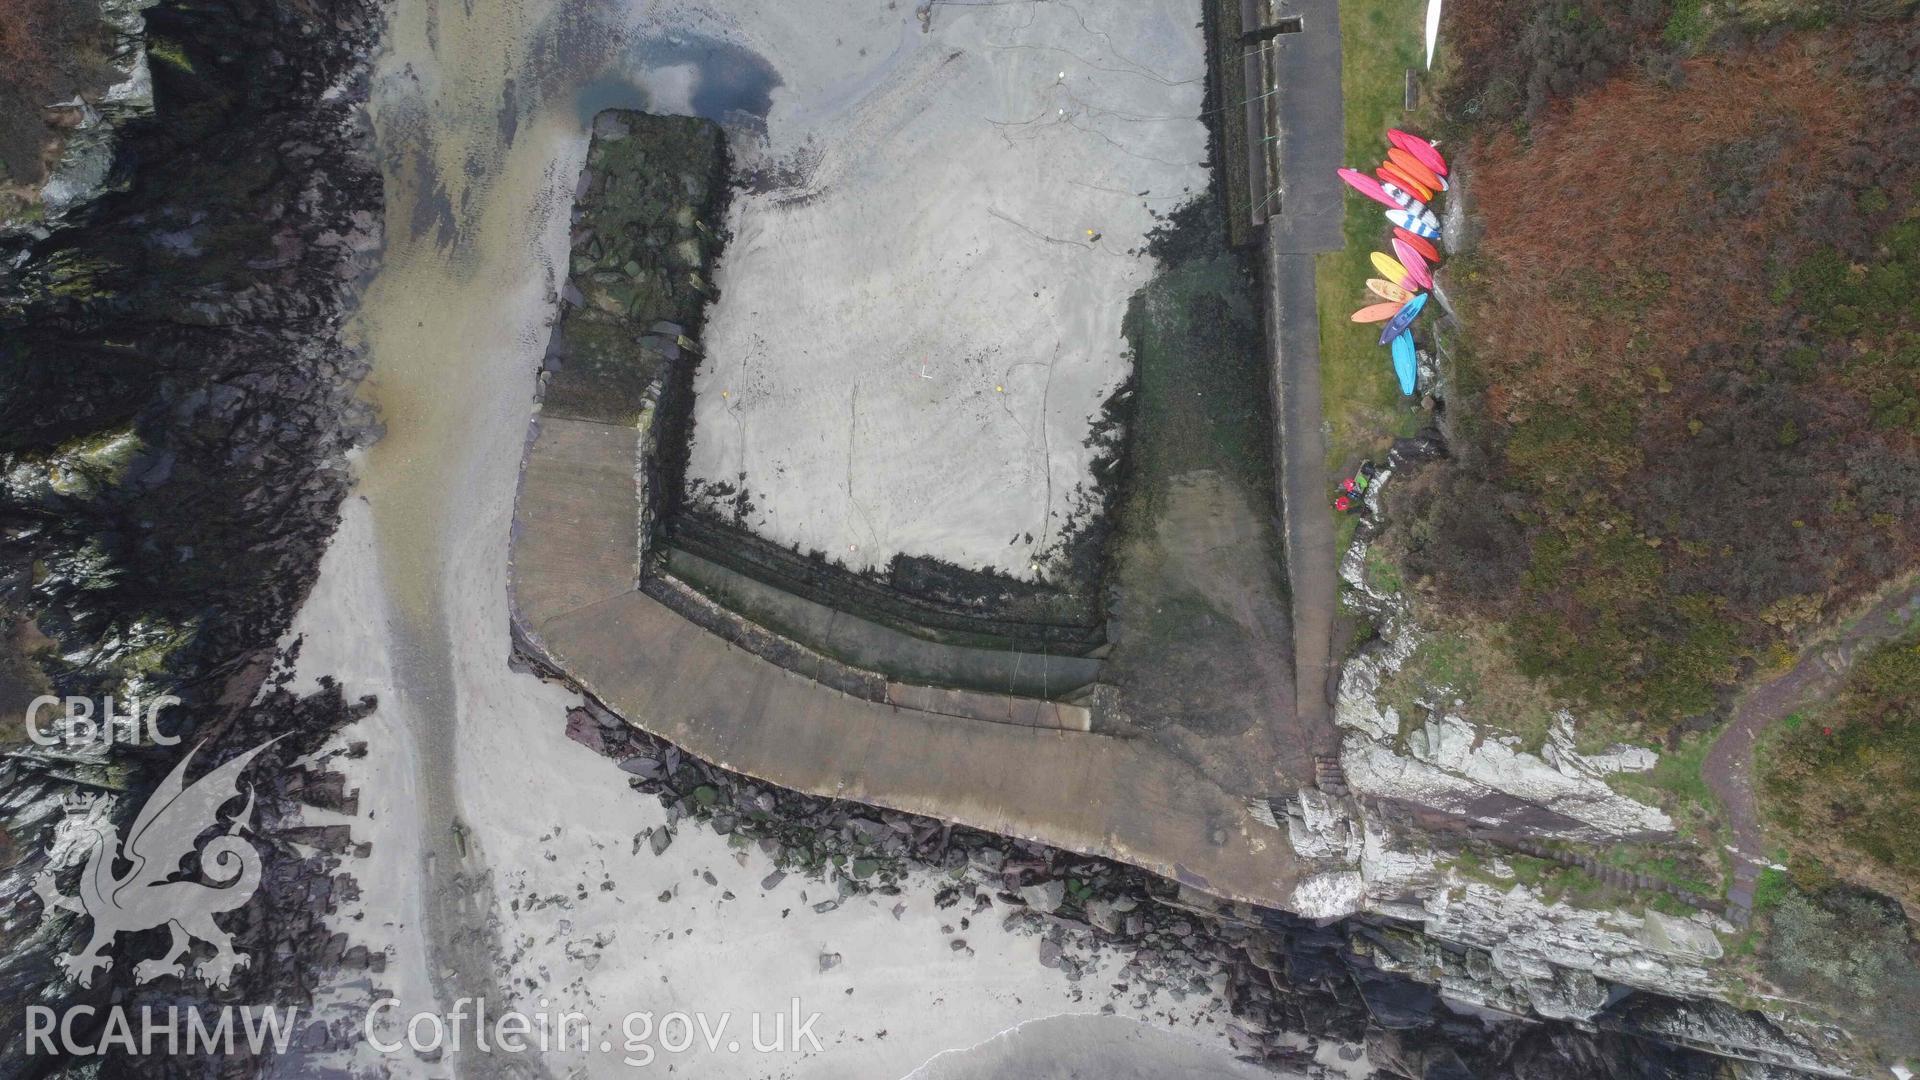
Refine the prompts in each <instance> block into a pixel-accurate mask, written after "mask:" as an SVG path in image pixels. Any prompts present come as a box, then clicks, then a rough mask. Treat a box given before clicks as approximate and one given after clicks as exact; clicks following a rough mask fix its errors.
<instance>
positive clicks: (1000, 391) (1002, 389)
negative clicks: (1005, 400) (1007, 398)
mask: <svg viewBox="0 0 1920 1080" xmlns="http://www.w3.org/2000/svg"><path fill="white" fill-rule="evenodd" d="M993 392H994V393H996V394H1004V393H1006V392H1007V388H1006V387H1004V386H996V387H994V388H993Z"/></svg>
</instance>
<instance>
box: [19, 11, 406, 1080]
mask: <svg viewBox="0 0 1920 1080" xmlns="http://www.w3.org/2000/svg"><path fill="white" fill-rule="evenodd" d="M127 10H128V11H137V9H135V8H131V7H130V8H128V9H127ZM136 17H138V16H137V15H136ZM376 17H377V15H376V11H375V9H374V7H373V5H371V4H370V3H364V2H362V0H320V2H317V3H310V4H309V3H302V4H289V3H279V2H268V3H252V2H240V0H233V2H230V3H228V2H220V0H215V2H212V3H204V2H195V3H192V4H186V3H174V2H171V0H163V2H162V3H160V4H158V5H157V6H152V7H150V8H148V10H147V11H146V13H145V16H144V19H145V22H146V26H147V30H148V32H149V34H150V35H152V38H151V40H158V39H162V38H164V40H165V41H166V42H167V43H168V49H169V51H170V52H171V54H172V57H173V59H172V60H171V61H169V62H168V63H166V64H157V65H147V64H146V62H145V61H144V60H142V61H139V63H138V64H136V65H135V68H134V69H131V70H134V71H136V72H144V73H148V74H151V77H152V82H151V95H152V115H150V116H146V117H144V118H142V117H140V116H139V115H138V113H139V112H140V111H142V107H141V106H140V104H139V102H140V101H141V99H143V98H144V97H145V95H146V94H147V87H148V83H147V82H146V78H147V75H146V74H139V75H138V77H137V78H136V77H134V76H131V75H130V76H129V80H128V82H129V83H131V84H132V85H126V84H123V85H126V92H125V93H124V94H122V95H121V96H120V97H118V98H117V99H116V102H108V103H107V104H117V105H120V106H124V107H125V108H126V109H127V110H129V111H127V112H123V113H120V114H118V116H119V119H118V120H115V119H114V118H113V117H111V116H109V115H108V114H107V110H106V109H105V108H104V107H102V105H101V103H93V107H95V108H99V109H100V111H101V115H102V120H103V127H102V128H101V130H100V131H99V132H98V133H99V134H102V135H104V134H107V130H106V122H107V121H109V120H111V121H113V123H112V139H113V144H114V145H113V147H112V151H111V153H112V157H113V160H114V162H115V164H114V167H113V170H112V175H113V176H114V177H115V181H114V183H112V184H110V185H108V188H109V190H105V191H100V190H99V189H98V185H96V184H92V183H90V182H87V181H85V180H84V178H81V177H82V174H83V172H84V170H81V171H69V172H64V173H59V174H57V175H60V176H67V177H70V178H81V179H72V181H71V182H70V183H69V182H67V181H62V183H63V184H65V185H66V186H64V187H62V188H61V189H60V192H61V194H60V197H61V199H62V200H64V206H65V210H66V217H65V220H64V223H63V226H62V227H61V228H59V229H56V230H52V231H51V232H36V233H32V234H15V235H13V236H10V237H0V263H3V264H5V265H7V266H9V267H10V270H9V272H7V273H6V274H5V275H4V276H0V419H4V424H0V478H4V480H3V482H0V517H3V518H4V520H5V522H6V524H7V529H6V531H5V533H4V537H3V538H0V608H4V615H5V616H6V619H7V623H8V625H9V626H10V627H11V630H12V632H11V633H9V634H8V635H6V636H5V639H4V653H5V655H4V656H3V657H0V659H3V660H4V661H5V667H6V671H7V675H8V676H9V678H8V681H7V683H6V687H5V688H6V690H7V692H8V694H9V695H10V697H9V701H8V704H9V706H10V707H11V706H12V705H13V704H14V701H13V698H12V695H19V694H23V693H24V694H26V695H30V694H31V693H35V692H51V693H54V694H73V695H81V696H86V697H90V698H94V699H96V700H97V699H99V698H101V697H104V696H106V695H112V696H114V697H115V698H116V699H117V700H119V701H121V702H123V703H124V702H125V701H126V700H127V698H128V697H129V696H130V695H132V694H139V695H141V696H143V697H146V698H148V699H151V698H152V696H153V695H157V694H161V693H171V694H173V695H176V696H177V697H179V698H180V699H181V704H180V705H178V706H175V707H174V708H172V709H171V710H169V711H168V714H167V720H166V727H167V729H168V730H169V732H170V733H172V734H177V735H180V736H182V738H183V740H184V742H183V745H182V746H180V747H175V748H171V749H169V748H165V747H151V746H148V747H126V746H116V747H113V748H111V749H109V748H105V747H101V746H98V745H95V746H91V747H84V748H67V749H63V750H55V751H51V752H44V751H42V750H40V749H39V748H35V747H26V748H24V749H22V750H20V751H19V752H15V753H11V754H9V755H7V756H6V757H5V759H4V760H0V791H5V792H6V797H5V801H4V803H3V804H0V837H3V838H4V840H5V843H4V845H0V851H3V853H4V859H0V906H4V907H5V908H6V910H9V911H12V912H16V913H17V914H18V917H17V918H16V919H14V920H12V921H9V922H8V923H7V924H6V926H5V928H4V930H0V936H3V939H4V946H5V948H4V952H3V953H0V1030H4V1032H5V1034H4V1035H0V1039H4V1040H7V1043H6V1045H7V1047H8V1049H7V1050H6V1052H5V1053H4V1054H0V1075H15V1074H21V1073H27V1072H32V1071H33V1070H35V1069H37V1068H42V1067H46V1066H48V1064H49V1063H48V1062H46V1061H45V1060H44V1059H43V1060H37V1061H36V1060H33V1059H29V1058H27V1057H26V1056H25V1055H23V1054H21V1053H20V1052H19V1047H18V1045H17V1043H16V1040H18V1039H20V1038H21V1037H22V1033H23V1031H24V1025H23V1023H22V1021H21V1018H20V1016H19V1014H18V1011H17V1010H19V1009H21V1008H24V1007H25V1006H26V1005H28V1004H30V1003H49V1004H55V1005H59V1004H61V1003H64V1002H68V1001H74V1000H81V999H91V1000H93V1001H96V1002H98V1001H101V1000H105V999H106V998H108V997H109V996H121V995H124V994H126V993H127V992H128V991H129V990H130V988H131V987H132V985H133V980H134V970H133V969H134V964H133V963H132V962H131V960H129V961H128V962H125V963H116V964H115V965H114V967H113V968H112V969H111V970H110V973H109V977H108V978H106V979H101V980H95V984H94V986H93V987H92V988H90V989H88V990H85V991H81V990H79V989H78V988H76V987H75V986H74V984H73V983H72V982H70V981H69V980H67V979H66V978H65V977H64V976H63V975H62V974H60V973H59V972H58V971H57V969H55V967H54V966H53V963H52V959H53V957H54V955H55V954H56V953H57V952H60V951H72V949H73V941H72V936H73V934H74V933H75V932H76V930H78V929H84V925H83V924H81V921H80V920H77V919H73V918H68V917H65V916H63V915H60V914H57V913H47V912H44V911H43V908H42V904H41V902H40V901H39V900H37V899H35V898H33V897H32V896H31V895H30V894H31V892H32V889H31V884H32V881H33V879H34V877H35V876H36V875H37V874H38V873H39V871H41V870H42V869H46V868H50V863H49V861H48V858H47V851H48V844H49V841H50V839H51V838H52V837H53V836H54V835H55V833H56V831H57V829H58V827H59V822H60V820H61V819H62V817H63V814H62V809H63V797H64V796H65V795H67V794H69V793H72V792H74V791H76V790H79V791H86V792H91V793H94V794H104V795H106V796H108V797H110V798H112V799H113V803H114V807H115V809H114V814H115V815H116V819H115V820H116V821H121V820H124V817H125V816H127V815H130V814H131V813H132V811H133V810H135V809H137V808H138V807H139V805H140V803H141V802H142V801H143V796H144V794H145V792H146V791H147V790H149V789H150V787H151V785H152V784H154V783H155V782H156V781H157V780H158V779H159V777H160V776H163V775H164V774H165V773H166V772H167V771H169V770H170V769H171V768H172V766H173V765H174V764H175V763H176V762H177V761H178V760H179V755H180V754H181V753H183V752H184V750H185V747H187V746H192V745H194V744H195V743H196V742H198V743H201V744H202V746H201V749H200V750H199V751H198V753H199V755H200V757H199V758H198V759H197V760H202V761H210V760H220V759H224V758H227V757H231V756H232V755H233V754H234V753H236V752H238V751H239V750H242V749H246V748H248V747H250V746H252V745H255V744H257V743H258V742H259V741H261V739H263V738H265V737H266V736H265V735H264V734H263V732H267V731H272V732H275V733H285V734H287V735H288V736H290V737H289V738H288V739H286V740H285V741H283V743H280V744H276V746H278V747H280V748H281V750H278V751H276V753H282V752H284V753H285V754H286V757H284V758H282V759H280V760H281V761H282V762H283V763H285V762H291V761H292V759H293V758H294V757H295V756H297V752H296V747H299V746H305V745H306V744H307V742H308V740H309V738H311V737H316V733H319V732H323V731H325V730H329V729H330V728H331V727H332V726H334V725H336V724H338V723H340V722H344V720H345V719H348V718H350V717H351V715H352V714H353V713H354V711H355V709H357V708H361V707H362V706H349V705H347V704H345V703H343V702H341V701H340V700H339V699H338V696H337V695H321V696H320V697H319V698H316V699H312V700H310V701H305V702H303V701H300V700H297V699H294V698H293V697H291V695H288V694H286V693H284V692H273V691H269V692H265V693H263V692H262V687H263V684H265V683H266V681H267V680H268V677H269V673H270V671H271V669H272V668H273V662H272V652H273V649H274V646H275V642H276V641H277V640H278V638H279V637H280V635H281V634H282V633H283V632H284V631H285V629H286V627H287V625H288V623H289V622H290V620H291V618H292V615H293V612H294V610H295V608H296V607H297V605H298V603H299V602H300V600H301V599H302V598H303V597H304V595H305V593H306V590H307V588H308V587H309V586H310V584H311V583H312V581H313V578H314V574H315V572H316V569H317V565H318V560H319V556H320V552H321V548H322V546H323V544H324V542H325V541H326V539H327V537H328V536H329V535H330V534H331V532H332V530H333V527H334V524H335V522H336V520H337V516H336V511H337V507H338V504H339V501H340V499H341V498H342V497H343V496H344V493H345V491H346V486H347V481H348V474H347V467H346V454H347V452H348V451H349V450H350V449H351V448H352V447H354V446H355V445H356V444H359V443H361V442H363V441H364V440H365V439H366V438H367V437H368V435H369V430H368V429H369V428H370V426H371V425H370V420H369V418H368V417H367V415H366V414H365V413H364V410H363V408H362V407H361V406H359V405H357V404H356V403H355V401H354V396H353V395H354V388H355V384H356V383H357V382H358V380H359V378H360V377H361V375H362V373H363V372H364V367H365V366H364V363H363V361H362V360H361V359H360V358H359V357H358V356H357V355H356V354H355V353H354V352H353V350H351V349H350V348H348V347H347V346H346V345H345V344H344V343H343V340H342V334H341V327H342V323H343V320H344V318H345V313H346V311H347V309H348V305H349V303H350V301H351V299H352V295H353V291H354V288H355V283H356V281H357V279H359V278H360V277H361V276H362V275H363V274H364V273H365V272H366V271H367V270H368V269H369V267H370V266H371V265H372V262H373V260H374V259H375V258H376V256H377V253H378V249H379V244H380V231H379V217H378V215H379V208H380V184H379V178H378V175H377V173H376V171H375V169H374V168H373V166H372V163H371V161H370V159H369V157H368V156H367V155H366V154H365V153H364V152H363V145H364V143H363V140H362V138H361V135H360V127H361V118H360V116H359V113H358V105H357V103H358V102H359V101H361V100H362V99H363V82H364V70H365V58H366V57H367V56H368V55H369V54H370V51H371V45H372V41H373V37H374V33H375V30H376ZM136 28H137V27H136ZM83 141H84V140H83ZM69 149H70V150H72V149H74V147H72V146H70V147H69ZM97 164H98V161H97V160H96V161H95V165H97ZM87 168H94V165H89V166H87ZM88 175H91V174H88ZM89 193H92V197H88V196H89ZM21 700H22V706H23V707H22V709H21V710H20V711H13V710H12V709H11V708H10V710H9V711H10V714H11V715H12V716H14V717H16V718H17V717H18V716H20V715H21V714H22V712H23V711H24V705H23V703H24V698H22V699H21ZM16 722H17V721H16ZM9 737H10V738H11V733H10V736H9ZM276 773H278V774H281V775H279V776H278V779H277V781H276V783H277V785H278V786H277V789H276V791H274V792H271V793H269V792H262V814H261V816H262V819H263V821H271V820H272V815H273V813H274V812H273V811H272V808H271V805H270V804H272V803H275V802H278V801H281V800H280V796H281V795H284V796H285V797H286V800H289V801H299V802H304V803H307V804H309V805H321V804H323V803H325V802H327V801H328V800H330V799H332V798H333V795H334V793H333V791H332V788H331V787H330V785H329V783H328V782H326V781H325V780H323V779H314V780H313V781H312V782H311V783H309V782H308V781H307V780H306V779H304V778H302V776H301V775H300V774H299V773H298V772H297V771H295V770H292V769H291V768H290V767H282V768H277V769H276ZM308 839H309V840H310V839H313V838H308ZM281 850H282V852H283V854H285V855H286V859H285V860H283V861H280V862H275V861H274V860H273V859H269V867H268V871H269V872H268V874H267V876H266V879H265V885H264V886H263V890H262V891H263V894H264V895H263V896H260V897H256V899H255V901H254V903H253V904H252V905H250V906H249V907H248V908H247V909H245V915H244V920H245V922H246V928H245V930H244V931H243V933H244V934H246V935H263V934H264V935H266V936H265V937H256V938H255V940H256V941H257V942H258V944H259V946H260V948H261V949H262V950H265V951H268V952H272V951H273V950H272V948H270V947H269V945H268V942H269V941H272V940H280V941H283V942H291V941H292V939H293V938H296V937H300V936H301V935H302V933H304V931H302V930H301V929H300V927H299V925H297V924H298V919H299V918H301V917H303V916H306V915H310V914H312V913H314V912H316V911H321V910H324V909H325V907H326V906H327V904H328V903H329V902H330V901H329V900H328V897H329V896H330V895H331V894H332V892H333V891H334V890H336V889H337V888H340V887H342V886H337V885H335V884H334V883H333V877H332V875H331V872H330V871H328V870H326V869H325V868H324V867H319V866H314V865H309V864H308V863H307V861H306V856H308V855H311V854H312V851H311V845H306V844H301V845H290V846H287V847H285V848H283V849H281ZM276 867H279V869H276ZM60 873H61V874H63V875H70V874H71V873H72V871H70V870H62V871H60ZM60 880H61V881H63V882H64V887H65V889H66V891H67V892H69V893H70V892H71V891H72V886H71V882H70V881H67V880H66V878H64V877H62V878H60ZM276 926H278V927H280V928H281V930H280V931H277V933H280V934H281V936H280V937H279V938H275V937H274V934H275V933H276V931H274V930H273V928H274V927H276ZM162 940H164V939H162ZM326 943H327V939H326V938H325V937H324V936H319V937H315V938H313V944H315V945H316V946H318V947H321V948H322V950H323V951H324V947H325V945H326ZM150 944H151V943H143V944H142V945H140V946H139V947H140V948H142V949H143V950H144V951H143V952H142V953H141V954H140V955H142V956H144V955H147V954H148V953H150V952H151V949H150V948H149V947H148V946H149V945H150ZM122 945H123V946H126V947H131V946H132V943H130V942H124V941H123V942H122ZM304 948H305V945H302V946H300V947H299V948H294V947H292V946H291V945H289V947H288V949H287V950H286V951H284V952H282V953H281V954H279V955H277V956H276V957H275V960H274V962H273V963H262V964H260V965H258V968H259V970H258V972H257V974H258V977H259V978H262V979H267V980H269V981H270V983H271V986H272V993H273V995H275V996H282V997H283V999H284V995H288V994H291V995H293V996H294V997H295V998H297V995H298V994H299V993H300V992H301V987H302V986H303V985H304V984H303V983H302V981H301V979H300V978H299V977H296V976H292V975H289V974H288V973H287V972H288V968H287V966H286V965H287V964H290V963H292V961H293V959H294V958H295V957H298V956H303V955H305V954H304V953H303V952H301V951H300V950H301V949H304ZM243 977H244V976H243ZM247 989H249V990H250V991H260V990H261V985H258V984H249V985H248V987H247ZM173 992H186V991H184V990H181V989H180V988H178V987H176V988H175V990H174V991H173ZM195 992H198V991H197V990H196V991H195ZM266 999H268V995H267V994H266V993H264V992H262V993H260V994H259V996H257V997H256V998H255V1000H266ZM203 1066H204V1067H205V1069H206V1070H208V1071H210V1070H211V1069H212V1066H211V1065H208V1064H207V1063H204V1062H201V1063H196V1062H192V1061H183V1062H177V1063H175V1064H174V1065H172V1066H170V1068H171V1069H172V1070H173V1071H174V1073H176V1074H195V1073H198V1072H201V1071H203Z"/></svg>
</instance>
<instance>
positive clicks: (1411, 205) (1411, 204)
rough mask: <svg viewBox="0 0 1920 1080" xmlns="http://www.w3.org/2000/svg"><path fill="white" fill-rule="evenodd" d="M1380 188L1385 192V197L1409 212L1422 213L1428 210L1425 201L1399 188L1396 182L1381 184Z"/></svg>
mask: <svg viewBox="0 0 1920 1080" xmlns="http://www.w3.org/2000/svg"><path fill="white" fill-rule="evenodd" d="M1380 190H1381V191H1383V192H1385V193H1386V196H1387V198H1389V199H1392V200H1393V204H1394V205H1395V206H1397V207H1399V208H1400V209H1402V210H1405V211H1406V212H1407V213H1409V214H1424V213H1427V212H1428V211H1427V204H1426V203H1423V202H1421V201H1420V200H1419V199H1416V198H1414V197H1413V196H1412V195H1410V194H1408V193H1407V192H1404V191H1402V190H1400V187H1399V185H1397V184H1381V185H1380Z"/></svg>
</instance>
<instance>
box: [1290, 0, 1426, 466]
mask: <svg viewBox="0 0 1920 1080" xmlns="http://www.w3.org/2000/svg"><path fill="white" fill-rule="evenodd" d="M1425 10H1426V5H1425V3H1424V0H1368V2H1365V3H1359V4H1346V5H1343V6H1342V8H1341V10H1340V48H1341V70H1340V87H1341V92H1342V93H1343V94H1344V96H1345V98H1346V119H1347V129H1346V159H1347V164H1349V165H1351V166H1352V167H1354V168H1356V169H1362V171H1366V168H1367V167H1369V166H1371V165H1374V164H1377V163H1378V162H1379V161H1380V159H1382V158H1384V157H1385V156H1386V152H1387V140H1386V131H1387V129H1388V128H1390V127H1396V126H1400V125H1401V124H1404V123H1408V122H1409V121H1408V120H1407V118H1406V114H1405V113H1404V112H1403V111H1402V108H1403V105H1404V104H1405V97H1404V94H1405V78H1406V71H1407V69H1409V68H1414V67H1418V66H1420V63H1421V40H1420V35H1419V27H1420V25H1421V19H1422V13H1423V12H1424V11H1425ZM1380 210H1381V208H1380V207H1379V206H1378V205H1376V204H1375V203H1372V202H1369V201H1367V200H1365V199H1362V198H1360V197H1358V196H1352V197H1349V198H1348V199H1347V210H1346V220H1345V223H1344V231H1345V235H1346V241H1347V246H1346V247H1345V248H1344V249H1343V250H1340V251H1331V252H1326V253H1323V254H1321V255H1319V256H1318V257H1317V258H1316V259H1315V261H1314V291H1315V295H1316V297H1317V299H1318V308H1319V313H1320V391H1321V400H1322V409H1323V410H1324V412H1325V414H1326V418H1327V423H1328V426H1329V433H1328V439H1327V473H1328V478H1329V480H1336V479H1338V477H1339V475H1340V474H1341V473H1342V472H1343V470H1346V469H1350V468H1351V467H1352V466H1353V465H1354V464H1356V463H1357V462H1358V461H1359V460H1360V459H1361V458H1363V457H1365V456H1367V455H1369V454H1378V453H1380V452H1381V451H1382V450H1384V449H1385V448H1386V445H1387V443H1388V442H1389V441H1390V440H1391V439H1392V438H1393V437H1394V436H1396V435H1411V434H1412V433H1413V432H1414V431H1415V430H1417V429H1418V427H1419V424H1420V417H1419V414H1418V413H1416V412H1413V411H1412V410H1409V409H1408V408H1407V407H1406V405H1405V404H1404V403H1403V401H1402V400H1401V397H1400V388H1399V384H1397V383H1396V382H1395V381H1394V378H1393V364H1392V360H1391V358H1390V357H1389V355H1388V353H1387V350H1386V349H1384V348H1382V347H1381V346H1380V344H1379V338H1380V330H1379V328H1378V327H1371V328H1369V327H1366V326H1358V325H1355V324H1354V323H1353V322H1351V321H1349V319H1348V316H1350V315H1351V314H1353V312H1354V310H1355V309H1356V308H1358V307H1360V306H1361V304H1362V302H1363V296H1364V294H1365V292H1366V280H1367V279H1368V278H1369V277H1375V276H1377V274H1376V272H1375V271H1374V269H1373V267H1372V265H1371V264H1369V263H1368V261H1367V256H1368V255H1369V254H1370V253H1372V252H1373V251H1376V250H1384V249H1385V244H1386V240H1385V237H1387V236H1388V235H1389V234H1390V227H1389V226H1388V225H1387V223H1386V218H1385V217H1383V216H1382V214H1381V212H1380Z"/></svg>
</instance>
